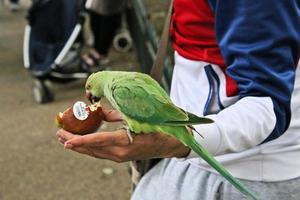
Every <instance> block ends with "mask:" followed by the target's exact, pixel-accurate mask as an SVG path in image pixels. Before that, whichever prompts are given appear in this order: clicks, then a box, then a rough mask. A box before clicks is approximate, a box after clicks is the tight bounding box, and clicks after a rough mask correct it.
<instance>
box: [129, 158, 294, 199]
mask: <svg viewBox="0 0 300 200" xmlns="http://www.w3.org/2000/svg"><path fill="white" fill-rule="evenodd" d="M241 181H242V182H243V183H244V184H245V185H246V186H247V187H248V188H249V189H250V190H251V191H253V192H255V193H256V194H257V195H258V197H259V199H261V200H299V199H300V178H297V179H293V180H289V181H281V182H269V183H267V182H254V181H244V180H241ZM243 199H247V198H246V197H244V196H243V195H242V194H241V193H240V192H239V191H237V190H236V189H235V188H234V187H233V186H232V185H231V184H230V183H229V182H228V181H226V180H225V179H224V178H223V177H221V176H219V175H217V174H214V173H211V172H208V171H205V170H202V169H200V168H198V167H197V166H193V165H191V164H190V163H189V162H186V161H184V162H183V161H178V160H176V159H165V160H163V161H161V162H160V163H158V164H157V165H156V166H155V167H154V168H152V169H151V170H150V171H149V172H148V173H147V174H146V175H145V176H144V177H143V178H142V179H141V181H140V183H139V184H138V186H137V188H136V189H135V191H134V193H133V195H132V198H131V200H243Z"/></svg>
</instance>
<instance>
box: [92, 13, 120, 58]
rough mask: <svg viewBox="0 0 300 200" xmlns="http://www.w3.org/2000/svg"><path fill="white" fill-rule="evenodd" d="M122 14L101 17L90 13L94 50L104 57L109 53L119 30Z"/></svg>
mask: <svg viewBox="0 0 300 200" xmlns="http://www.w3.org/2000/svg"><path fill="white" fill-rule="evenodd" d="M121 15H122V14H121V13H118V14H113V15H100V14H98V13H94V12H90V18H91V29H92V32H93V35H94V48H95V49H96V50H97V51H98V52H99V53H100V54H102V55H106V54H107V53H108V50H109V47H110V45H111V43H112V41H113V38H114V36H115V34H116V31H117V29H118V28H119V27H120V25H121Z"/></svg>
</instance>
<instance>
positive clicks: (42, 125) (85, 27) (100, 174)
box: [0, 0, 171, 200]
mask: <svg viewBox="0 0 300 200" xmlns="http://www.w3.org/2000/svg"><path fill="white" fill-rule="evenodd" d="M51 1H52V2H53V1H54V2H58V0H46V1H44V2H46V3H47V2H51ZM72 1H75V0H72ZM34 2H38V1H34ZM127 3H128V2H127ZM128 5H129V10H128V8H126V9H125V11H124V12H123V13H122V16H124V15H123V14H124V13H126V20H124V19H125V18H124V19H123V17H122V18H121V19H122V20H121V23H120V25H119V27H118V28H117V29H116V31H115V33H114V37H113V40H114V41H112V42H111V44H110V45H109V49H108V53H107V54H106V55H105V58H107V59H108V60H109V61H108V62H105V63H100V64H99V63H97V62H96V64H97V65H96V67H95V66H90V65H89V63H88V61H87V60H84V59H83V58H84V55H86V54H87V53H89V52H90V51H91V50H92V49H93V45H94V43H95V37H94V36H93V33H92V30H91V28H90V22H91V19H90V17H91V16H90V15H89V14H88V12H86V10H85V9H84V10H83V14H82V13H80V16H82V17H83V19H84V20H83V21H80V20H79V22H80V23H81V24H82V29H81V30H80V31H79V35H80V36H77V37H75V39H76V40H75V41H73V42H72V45H71V46H70V47H69V49H68V48H67V51H66V52H67V53H66V52H65V55H63V57H64V58H63V59H61V60H60V61H59V60H58V61H57V56H59V55H60V53H61V51H62V50H63V48H64V47H65V45H66V43H67V42H68V40H69V39H70V36H71V35H70V34H71V33H68V35H67V37H66V39H62V38H58V39H59V41H63V42H62V43H63V45H61V44H59V45H58V46H59V48H58V50H57V49H55V51H53V50H52V47H51V48H50V47H49V49H48V46H46V47H44V46H41V47H40V46H38V45H39V44H38V43H35V41H39V39H40V38H39V37H38V36H40V35H44V34H45V29H41V28H36V26H37V25H36V24H35V23H36V22H37V21H38V19H42V17H40V16H39V13H37V14H35V13H34V14H32V16H33V18H34V19H31V20H32V21H30V20H28V19H26V18H25V17H26V16H28V13H29V9H31V8H32V2H31V1H29V0H20V1H19V2H17V4H16V5H13V4H11V2H10V1H6V0H5V1H4V0H0V69H1V71H0V200H25V199H26V200H54V199H55V200H57V199H63V200H69V199H70V200H93V199H104V200H124V199H129V197H130V189H131V183H130V176H129V173H128V169H129V168H128V163H123V164H117V163H114V162H111V161H107V160H100V159H94V158H90V157H87V156H83V155H79V154H76V153H73V152H71V151H66V150H64V149H63V147H62V146H61V145H60V144H59V143H58V142H57V138H56V136H55V133H56V131H57V127H56V126H55V124H54V118H55V116H56V115H57V114H58V112H60V111H64V110H65V109H66V108H67V107H69V106H72V105H73V104H74V102H76V101H78V100H83V101H86V100H85V91H84V83H85V80H86V76H87V75H88V74H90V73H91V72H92V71H97V70H127V71H142V72H145V73H149V70H150V68H151V64H152V61H153V59H154V57H155V51H156V49H157V43H158V39H157V35H159V34H160V32H161V28H162V24H163V19H164V17H165V13H166V11H167V7H168V2H166V1H158V0H155V1H131V2H129V4H127V6H128ZM38 8H39V7H38ZM38 10H39V9H38ZM137 10H139V11H137ZM56 11H57V12H55V13H53V12H52V13H50V16H54V17H55V16H57V15H58V13H59V10H56ZM81 14H82V15H81ZM62 17H63V16H62ZM50 21H51V20H50V19H49V20H48V18H47V19H46V22H45V23H44V25H45V27H48V25H49V24H50ZM29 22H30V24H29ZM48 22H49V24H48ZM128 24H129V25H128ZM28 25H30V26H31V32H29V33H27V34H28V35H27V37H28V36H29V38H31V40H30V41H29V42H28V41H27V42H26V36H25V35H26V34H24V32H25V27H26V26H27V27H28ZM49 26H50V25H49ZM65 26H66V25H65V24H63V26H62V27H65ZM127 26H129V27H127ZM35 28H36V29H38V30H39V31H41V32H39V31H38V32H36V31H35ZM72 29H73V28H72ZM51 30H53V29H51ZM51 30H50V32H51ZM59 30H61V28H60V29H59ZM27 31H28V29H27ZM43 31H44V33H43ZM124 32H125V33H126V34H125V35H126V38H125V41H124V40H118V39H120V38H121V39H122V37H121V36H122V35H120V33H122V34H123V35H124ZM46 33H47V31H46ZM48 33H49V31H48ZM127 34H129V37H128V35H127ZM24 36H25V39H24ZM117 36H118V37H117ZM53 37H54V36H53ZM78 38H79V39H78ZM116 38H117V39H116ZM128 38H129V39H128ZM27 39H28V38H27ZM48 39H49V38H48ZM50 39H52V38H51V37H50ZM127 39H128V40H127ZM78 41H79V42H78ZM48 42H49V41H48ZM76 42H78V43H80V45H79V47H78V46H77V47H76V46H74V45H73V44H75V43H76ZM118 42H119V43H118ZM124 42H125V43H124ZM131 42H132V43H131ZM26 43H27V44H26ZM49 43H51V44H53V45H56V44H57V41H54V39H53V41H51V42H49ZM23 44H25V47H24V45H23ZM116 44H119V46H118V45H116ZM26 45H27V50H26ZM28 45H29V46H28ZM122 45H123V46H122ZM118 47H119V48H118ZM125 47H126V48H125ZM55 48H56V47H55ZM72 51H75V52H76V54H75V55H76V56H75V57H76V58H74V56H73V57H72V54H69V53H70V52H72ZM40 52H42V53H40ZM53 52H54V53H53ZM25 54H28V55H27V56H26V55H25ZM50 54H51V55H52V54H54V56H52V57H51V56H50V57H48V55H50ZM45 55H47V56H46V57H45ZM24 57H25V58H24ZM26 57H27V58H26ZM67 58H70V59H71V60H72V59H73V60H72V61H74V60H76V61H77V63H79V66H80V67H79V68H78V66H77V68H76V69H73V68H71V70H70V66H71V65H70V64H69V62H67V61H66V59H67ZM47 59H48V60H47ZM49 60H50V61H49ZM94 61H95V60H94ZM47 62H48V63H47ZM45 63H46V64H45ZM49 63H50V64H49ZM66 63H67V64H66ZM73 64H74V63H73ZM168 64H169V60H168V59H167V60H166V65H168ZM24 65H25V67H24ZM72 66H73V65H72ZM68 67H69V68H68ZM93 67H95V68H93ZM65 69H67V70H66V71H65ZM72 70H75V71H72ZM170 73H171V71H170V70H169V69H168V70H167V71H165V75H164V82H165V87H166V89H167V88H168V84H169V78H170ZM70 75H71V76H70ZM73 75H74V76H73ZM79 75H80V76H79ZM116 126H117V124H114V123H105V124H104V125H103V126H102V129H105V130H111V129H114V128H115V127H116Z"/></svg>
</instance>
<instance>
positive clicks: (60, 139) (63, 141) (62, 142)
mask: <svg viewBox="0 0 300 200" xmlns="http://www.w3.org/2000/svg"><path fill="white" fill-rule="evenodd" d="M58 142H59V143H61V144H65V142H66V140H65V139H63V138H61V137H59V138H58Z"/></svg>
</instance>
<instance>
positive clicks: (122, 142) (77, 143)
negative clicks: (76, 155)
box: [65, 130, 129, 149]
mask: <svg viewBox="0 0 300 200" xmlns="http://www.w3.org/2000/svg"><path fill="white" fill-rule="evenodd" d="M128 144H129V139H128V136H127V134H126V130H117V131H114V132H98V133H93V134H88V135H84V136H79V137H73V138H72V139H70V140H68V141H67V142H66V143H65V148H67V149H71V148H74V147H81V146H90V147H98V148H101V147H104V146H127V145H128Z"/></svg>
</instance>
